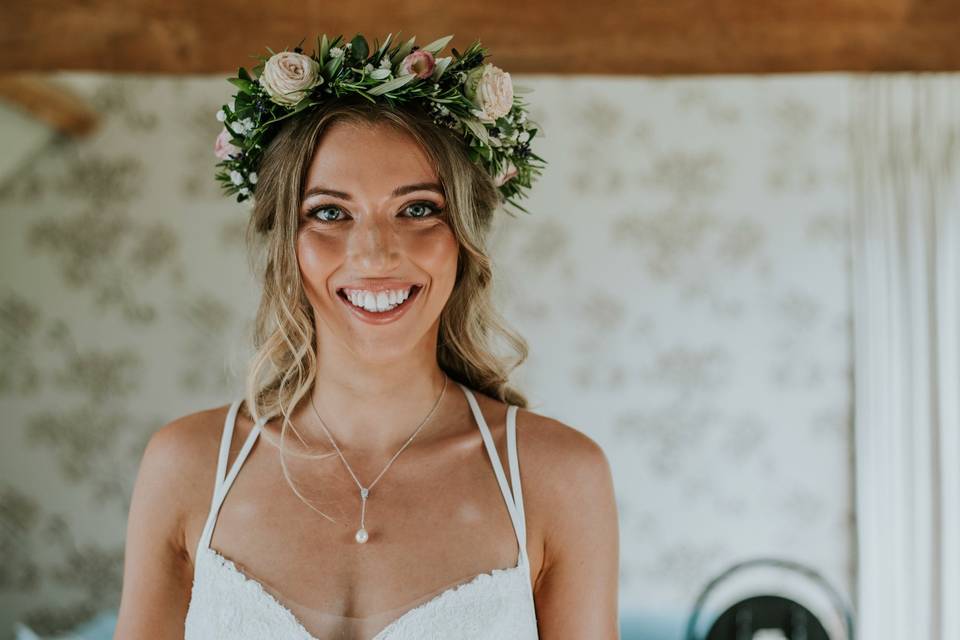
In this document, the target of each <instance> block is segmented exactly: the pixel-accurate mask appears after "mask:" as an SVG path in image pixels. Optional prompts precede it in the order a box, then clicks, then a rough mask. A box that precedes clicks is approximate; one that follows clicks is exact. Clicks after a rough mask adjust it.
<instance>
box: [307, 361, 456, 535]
mask: <svg viewBox="0 0 960 640" xmlns="http://www.w3.org/2000/svg"><path fill="white" fill-rule="evenodd" d="M448 379H449V378H448V377H447V375H446V374H444V376H443V389H441V390H440V395H439V396H437V401H436V402H434V403H433V408H432V409H430V412H429V413H428V414H427V417H426V418H424V419H423V421H422V422H421V423H420V426H419V427H417V429H416V431H414V432H413V434H412V435H411V436H410V437H409V438H407V441H406V442H404V443H403V446H402V447H400V449H399V450H397V452H396V453H395V454H393V457H392V458H390V461H389V462H388V463H387V466H385V467H384V468H383V471H381V472H380V473H379V475H377V477H376V479H374V481H373V482H371V483H370V486H369V487H364V486H363V485H362V484H360V481H359V480H357V474H355V473H354V472H353V469H352V468H351V467H350V463H349V462H347V459H346V458H344V457H343V452H342V451H340V447H338V446H337V443H336V441H335V440H334V439H333V436H332V435H330V430H329V429H327V425H326V424H324V422H323V418H321V417H320V412H319V411H317V405H316V404H314V402H313V396H312V395H311V396H310V405H311V406H312V407H313V412H314V413H315V414H317V419H318V420H320V426H321V427H323V431H324V432H325V433H326V434H327V437H328V438H329V439H330V444H332V445H333V448H334V449H336V450H337V455H339V456H340V459H341V460H343V464H344V465H346V467H347V471H349V472H350V475H351V476H352V477H353V481H354V482H356V483H357V487H358V488H359V489H360V528H359V529H357V533H356V535H355V536H354V539H355V540H356V541H357V542H358V543H359V544H363V543H364V542H366V541H367V540H368V539H369V538H370V534H369V533H368V532H367V529H366V520H365V517H366V513H367V498H368V497H369V496H370V489H372V488H373V485H375V484H377V481H378V480H380V478H381V476H383V474H384V473H386V471H387V469H389V468H390V465H392V464H393V461H394V460H396V459H397V456H399V455H400V453H401V452H402V451H403V450H404V449H406V448H407V445H408V444H410V443H411V442H413V439H414V438H415V437H416V435H417V434H418V433H420V429H422V428H423V425H425V424H427V421H428V420H429V419H430V416H432V415H433V412H434V411H436V409H437V407H438V406H440V400H441V399H442V398H443V394H444V393H445V392H446V390H447V380H448Z"/></svg>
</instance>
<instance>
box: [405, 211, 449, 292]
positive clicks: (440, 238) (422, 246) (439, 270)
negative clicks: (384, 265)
mask: <svg viewBox="0 0 960 640" xmlns="http://www.w3.org/2000/svg"><path fill="white" fill-rule="evenodd" d="M410 251H411V254H415V255H416V258H415V260H416V262H417V263H418V264H419V265H420V266H421V267H423V268H424V269H426V270H427V271H429V272H430V275H431V277H433V278H434V279H437V280H443V279H447V278H449V279H450V280H451V282H452V280H453V277H454V276H455V275H456V271H457V255H458V254H459V252H460V247H459V245H458V244H457V239H456V237H454V235H453V231H451V230H450V228H449V227H447V226H446V225H444V226H442V227H437V228H436V229H434V230H433V233H429V234H424V235H423V237H421V238H418V239H417V241H415V242H413V243H411V248H410Z"/></svg>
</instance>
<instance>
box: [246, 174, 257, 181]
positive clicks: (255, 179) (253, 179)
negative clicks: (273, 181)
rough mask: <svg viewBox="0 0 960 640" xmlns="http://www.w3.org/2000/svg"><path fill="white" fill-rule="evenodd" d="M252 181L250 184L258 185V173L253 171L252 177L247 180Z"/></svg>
mask: <svg viewBox="0 0 960 640" xmlns="http://www.w3.org/2000/svg"><path fill="white" fill-rule="evenodd" d="M247 179H248V180H249V181H250V184H257V172H256V171H253V172H251V173H250V176H249V177H248V178H247Z"/></svg>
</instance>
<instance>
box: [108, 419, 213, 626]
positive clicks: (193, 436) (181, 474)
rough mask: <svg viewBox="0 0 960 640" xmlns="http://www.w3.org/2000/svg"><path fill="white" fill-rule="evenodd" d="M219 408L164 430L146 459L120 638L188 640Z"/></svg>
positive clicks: (128, 553) (134, 514) (136, 490)
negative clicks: (194, 534)
mask: <svg viewBox="0 0 960 640" xmlns="http://www.w3.org/2000/svg"><path fill="white" fill-rule="evenodd" d="M224 413H225V409H224V408H222V407H220V408H217V409H211V410H207V411H201V412H197V413H193V414H190V415H187V416H183V417H181V418H177V419H175V420H173V421H171V422H169V423H167V424H166V425H164V426H163V427H161V428H159V429H157V430H156V431H155V432H154V433H153V434H152V435H151V436H150V439H149V441H148V442H147V446H146V448H145V449H144V451H143V454H142V455H141V459H140V465H139V468H138V470H137V477H136V481H135V482H134V487H133V494H132V496H131V499H130V510H129V514H128V517H127V529H126V541H125V550H124V568H123V586H122V592H121V598H120V610H119V614H118V620H117V627H116V632H115V635H114V637H115V638H143V637H151V638H182V637H183V621H184V616H185V615H186V610H187V603H188V601H189V596H190V589H191V584H192V576H193V571H192V568H193V559H192V556H191V553H192V551H193V550H192V548H191V545H192V541H191V542H190V543H188V542H186V538H185V533H184V532H185V531H186V526H187V525H189V526H190V527H192V528H195V524H193V523H195V521H196V514H197V513H199V511H200V510H201V509H203V507H202V506H201V505H202V504H203V503H204V502H207V503H209V501H210V499H211V496H212V491H213V479H214V476H215V474H216V452H217V441H218V435H217V432H218V427H217V422H218V420H219V421H221V424H222V418H223V415H224Z"/></svg>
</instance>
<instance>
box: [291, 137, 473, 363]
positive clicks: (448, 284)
mask: <svg viewBox="0 0 960 640" xmlns="http://www.w3.org/2000/svg"><path fill="white" fill-rule="evenodd" d="M305 185H306V186H305V188H304V193H303V197H302V202H301V206H300V212H299V215H300V226H299V230H298V232H297V259H298V262H299V265H300V273H301V276H302V278H303V282H304V287H305V293H306V296H307V298H308V299H309V300H310V303H311V305H312V306H313V309H314V312H315V315H316V317H317V319H318V327H317V331H318V332H319V334H320V335H319V336H318V342H322V341H323V340H324V339H327V338H332V339H334V340H339V341H340V342H342V343H343V345H344V346H345V348H346V349H347V350H349V351H352V352H354V354H355V355H357V356H361V357H363V358H364V359H366V360H389V359H395V358H398V357H402V356H404V355H406V354H408V353H409V352H411V351H412V350H414V349H415V348H416V347H417V346H421V347H423V346H424V341H426V342H427V343H428V344H427V345H426V346H428V347H429V348H431V349H435V344H436V343H435V341H436V335H437V330H438V327H439V317H440V312H441V310H442V309H443V307H444V305H445V304H446V302H447V300H448V299H449V297H450V294H451V292H452V291H453V285H454V280H455V278H456V272H457V255H458V252H459V246H458V243H457V240H456V238H455V237H454V235H453V232H452V231H451V229H450V227H449V226H448V225H447V223H446V213H445V209H446V200H445V198H444V194H443V191H442V188H441V186H440V180H439V177H438V176H437V173H436V172H435V171H434V169H433V167H432V166H431V164H430V161H429V158H428V156H427V155H426V153H424V151H423V150H422V149H421V148H420V147H419V146H418V145H417V143H416V142H415V141H414V140H413V139H412V138H411V137H409V136H408V135H407V134H405V133H403V132H400V131H398V130H397V129H394V128H392V127H391V126H389V125H387V124H383V123H379V124H376V125H362V124H353V123H349V122H342V121H341V122H335V123H334V124H332V125H330V126H329V127H327V129H326V130H325V132H324V133H323V135H322V137H321V140H320V143H319V145H318V147H317V151H316V152H315V154H314V156H313V160H312V161H311V164H310V167H309V169H308V172H307V177H306V181H305ZM324 328H325V329H324Z"/></svg>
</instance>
